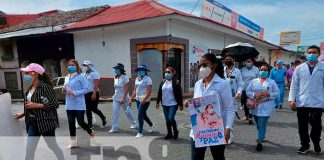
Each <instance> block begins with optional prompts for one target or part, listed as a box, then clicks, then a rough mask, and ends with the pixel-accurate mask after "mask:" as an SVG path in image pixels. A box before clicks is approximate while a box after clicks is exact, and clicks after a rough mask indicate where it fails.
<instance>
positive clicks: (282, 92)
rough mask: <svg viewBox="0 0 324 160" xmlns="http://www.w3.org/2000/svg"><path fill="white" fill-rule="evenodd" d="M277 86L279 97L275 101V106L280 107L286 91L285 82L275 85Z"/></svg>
mask: <svg viewBox="0 0 324 160" xmlns="http://www.w3.org/2000/svg"><path fill="white" fill-rule="evenodd" d="M276 84H277V85H278V88H279V93H280V94H279V97H278V98H276V99H275V106H277V107H278V106H282V105H283V102H284V98H285V89H286V85H285V82H282V83H276Z"/></svg>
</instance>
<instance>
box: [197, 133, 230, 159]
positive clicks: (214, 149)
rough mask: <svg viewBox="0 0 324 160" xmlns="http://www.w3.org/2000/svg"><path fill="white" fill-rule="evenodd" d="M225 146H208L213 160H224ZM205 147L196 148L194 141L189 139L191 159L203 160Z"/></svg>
mask: <svg viewBox="0 0 324 160" xmlns="http://www.w3.org/2000/svg"><path fill="white" fill-rule="evenodd" d="M225 147H226V145H218V146H210V147H209V148H210V152H211V154H212V156H213V159H214V160H225ZM206 149H207V147H200V148H196V146H195V141H194V140H193V139H192V138H191V159H192V160H204V158H205V152H206Z"/></svg>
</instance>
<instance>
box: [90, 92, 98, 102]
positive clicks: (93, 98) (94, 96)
mask: <svg viewBox="0 0 324 160" xmlns="http://www.w3.org/2000/svg"><path fill="white" fill-rule="evenodd" d="M91 99H92V100H93V101H94V100H96V99H97V94H96V92H93V94H92V95H91Z"/></svg>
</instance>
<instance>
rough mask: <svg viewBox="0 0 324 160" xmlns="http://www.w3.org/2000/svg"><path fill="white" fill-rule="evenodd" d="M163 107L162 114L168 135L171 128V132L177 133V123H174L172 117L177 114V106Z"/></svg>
mask: <svg viewBox="0 0 324 160" xmlns="http://www.w3.org/2000/svg"><path fill="white" fill-rule="evenodd" d="M162 107H163V113H164V117H165V121H166V126H167V130H168V135H171V134H172V131H171V127H172V128H173V132H178V129H177V122H176V121H175V119H174V117H175V114H176V113H177V110H178V106H177V105H174V106H162Z"/></svg>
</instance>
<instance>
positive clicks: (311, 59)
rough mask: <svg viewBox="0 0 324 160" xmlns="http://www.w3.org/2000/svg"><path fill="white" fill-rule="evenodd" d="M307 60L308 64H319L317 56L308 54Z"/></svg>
mask: <svg viewBox="0 0 324 160" xmlns="http://www.w3.org/2000/svg"><path fill="white" fill-rule="evenodd" d="M306 59H307V61H308V62H317V61H318V57H317V55H316V54H307V56H306Z"/></svg>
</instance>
